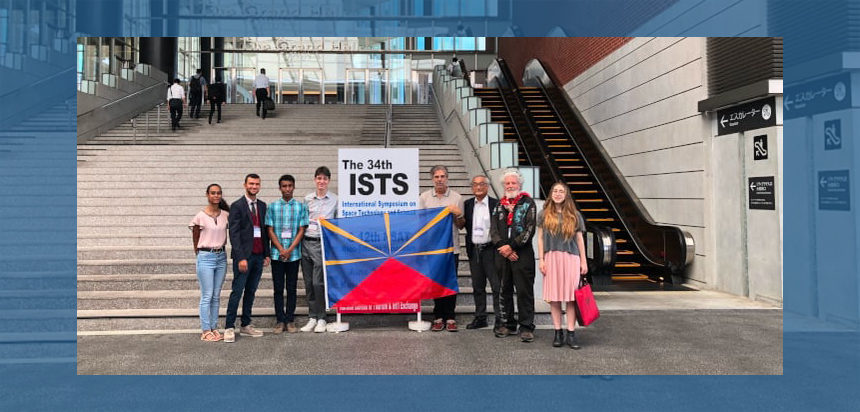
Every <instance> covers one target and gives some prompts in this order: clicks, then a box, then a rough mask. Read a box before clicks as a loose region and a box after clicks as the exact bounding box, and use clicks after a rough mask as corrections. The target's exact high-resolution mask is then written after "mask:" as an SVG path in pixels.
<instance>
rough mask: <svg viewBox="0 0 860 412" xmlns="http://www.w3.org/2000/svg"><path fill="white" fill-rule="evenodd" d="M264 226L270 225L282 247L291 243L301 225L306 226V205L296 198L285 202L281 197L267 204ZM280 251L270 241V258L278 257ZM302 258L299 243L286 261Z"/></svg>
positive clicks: (287, 246)
mask: <svg viewBox="0 0 860 412" xmlns="http://www.w3.org/2000/svg"><path fill="white" fill-rule="evenodd" d="M266 226H271V227H272V230H273V231H274V232H275V236H277V237H278V241H279V242H281V246H283V247H284V249H287V248H289V247H290V245H291V244H293V240H294V239H295V238H296V235H297V234H298V232H299V228H300V227H302V226H305V227H307V226H308V207H307V206H306V205H305V204H304V203H302V202H301V201H299V200H296V198H292V199H290V201H289V202H285V201H284V199H283V198H281V199H278V201H277V202H274V203H272V204H271V205H269V209H268V210H266ZM280 256H281V255H280V253H279V252H278V248H277V247H275V244H274V243H272V260H275V259H280ZM301 258H302V245H301V243H299V244H298V245H296V248H295V249H293V252H292V253H290V256H289V257H288V258H287V260H286V261H287V262H293V261H296V260H299V259H301Z"/></svg>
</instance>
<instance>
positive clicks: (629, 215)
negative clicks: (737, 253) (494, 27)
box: [523, 59, 695, 275]
mask: <svg viewBox="0 0 860 412" xmlns="http://www.w3.org/2000/svg"><path fill="white" fill-rule="evenodd" d="M523 84H534V85H537V87H539V88H540V89H541V90H542V91H543V92H544V94H545V95H546V97H547V103H548V104H549V106H550V109H551V110H552V111H553V112H554V113H555V114H556V116H557V117H558V118H559V120H561V121H560V122H559V123H560V124H561V126H562V127H563V128H564V130H565V131H566V132H567V135H568V138H569V139H570V142H571V144H572V145H573V146H574V147H575V148H576V150H578V151H579V152H580V153H582V154H583V156H581V157H582V160H583V162H585V164H586V167H588V168H589V169H590V170H591V174H592V176H594V179H595V181H596V182H597V184H598V185H599V186H600V188H601V190H602V191H603V193H605V194H606V195H607V196H606V198H607V200H608V201H609V203H610V204H611V205H612V207H613V208H614V209H615V212H616V213H617V214H618V216H619V217H620V218H621V222H620V223H621V224H622V225H623V226H624V227H625V229H627V231H628V232H629V233H630V235H631V236H630V237H631V240H632V241H633V243H634V244H635V245H636V247H637V249H639V251H640V252H641V253H642V256H643V257H645V259H647V260H648V261H649V262H651V263H653V264H655V265H658V266H663V267H666V268H668V269H669V270H670V271H671V273H672V274H673V275H680V273H681V272H682V271H683V270H684V268H685V267H686V266H688V265H689V264H690V263H692V260H693V257H694V256H695V241H694V239H693V237H692V236H691V235H690V234H689V233H688V232H686V231H683V230H681V229H680V228H678V227H676V226H671V225H659V224H657V223H656V222H654V219H653V218H652V217H651V216H650V214H648V212H647V210H645V208H644V206H643V205H642V204H641V203H640V202H639V200H638V198H637V197H636V196H635V194H634V192H633V191H632V189H631V188H630V187H629V185H628V184H627V183H626V181H624V180H623V178H621V177H619V176H620V172H619V171H618V169H617V168H616V167H615V165H614V163H613V162H612V160H611V159H609V158H608V155H607V154H606V153H605V152H604V151H603V150H601V146H600V143H599V142H597V141H596V135H595V134H594V131H593V130H591V127H590V126H589V125H588V123H586V122H585V119H584V118H583V116H582V114H581V113H580V112H579V110H578V109H577V108H576V106H575V105H574V103H573V102H572V101H571V100H570V98H569V97H568V96H567V95H566V94H565V93H561V92H559V91H558V86H557V85H556V84H555V82H554V81H553V80H552V78H550V77H549V75H548V74H547V72H546V70H545V69H544V67H543V65H542V64H541V63H540V61H539V60H538V59H532V60H531V61H530V62H529V63H528V64H527V65H526V68H525V70H524V73H523ZM557 95H561V96H562V97H563V98H564V100H565V102H566V103H567V109H568V110H569V111H570V114H572V115H573V116H574V119H575V120H576V121H577V122H578V123H579V124H580V125H581V126H582V128H583V130H584V131H585V135H586V136H585V137H584V138H583V141H582V142H580V141H579V140H577V138H576V136H577V135H575V134H574V133H573V132H572V131H571V130H570V127H569V125H568V123H567V121H566V119H567V117H566V116H564V115H563V112H562V111H561V110H560V109H564V108H560V107H558V105H557V104H556V101H554V97H556V96H557ZM581 143H582V144H581ZM583 144H588V145H589V146H590V147H589V148H586V150H583ZM586 153H589V154H590V155H589V156H585V154H586ZM598 163H599V164H598ZM596 166H597V167H596ZM610 182H611V183H612V186H613V187H612V188H610V187H609V183H610ZM619 202H625V203H626V204H625V205H621V204H619ZM649 231H650V232H653V231H658V232H659V234H660V236H656V238H655V236H654V235H652V234H649V233H647V232H649ZM646 239H652V240H651V241H648V242H647V243H648V244H646Z"/></svg>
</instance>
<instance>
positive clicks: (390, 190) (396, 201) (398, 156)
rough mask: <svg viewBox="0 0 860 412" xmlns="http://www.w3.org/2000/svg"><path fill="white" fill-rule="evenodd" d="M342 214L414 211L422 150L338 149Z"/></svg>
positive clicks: (350, 215)
mask: <svg viewBox="0 0 860 412" xmlns="http://www.w3.org/2000/svg"><path fill="white" fill-rule="evenodd" d="M337 164H338V180H337V187H338V196H339V199H340V205H338V206H339V207H338V217H354V216H364V215H369V214H378V213H384V212H400V211H404V210H414V209H416V208H417V207H418V195H420V194H421V188H420V186H419V181H418V178H419V176H418V149H415V148H412V149H379V148H375V149H338V162H337Z"/></svg>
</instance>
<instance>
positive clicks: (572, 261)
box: [537, 182, 588, 349]
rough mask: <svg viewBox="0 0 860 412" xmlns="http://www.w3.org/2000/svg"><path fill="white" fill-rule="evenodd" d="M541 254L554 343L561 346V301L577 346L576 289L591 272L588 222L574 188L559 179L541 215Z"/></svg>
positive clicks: (572, 341)
mask: <svg viewBox="0 0 860 412" xmlns="http://www.w3.org/2000/svg"><path fill="white" fill-rule="evenodd" d="M537 221H538V232H537V238H538V256H539V259H540V271H541V273H542V274H543V276H544V282H543V297H544V299H545V300H546V301H547V302H549V304H550V314H551V315H552V323H553V326H554V327H555V339H554V340H553V342H552V346H555V347H561V346H562V344H563V343H564V340H565V339H564V333H563V331H562V329H561V303H562V302H565V303H566V311H567V344H568V345H570V347H571V348H573V349H579V348H580V346H579V344H578V343H577V341H576V338H575V337H574V326H575V324H576V316H574V313H575V312H574V310H575V309H574V302H573V301H574V292H575V291H576V289H578V288H579V280H580V277H581V276H585V274H586V273H588V263H587V261H586V259H585V242H584V241H583V239H582V233H583V232H584V231H585V222H584V219H583V218H582V215H581V214H580V213H579V211H578V210H576V204H575V203H574V202H573V197H571V195H570V188H568V186H567V185H566V184H564V183H562V182H556V183H555V184H553V185H552V188H551V190H550V199H549V200H547V201H546V203H545V204H544V207H543V211H541V213H540V214H539V215H538V219H537Z"/></svg>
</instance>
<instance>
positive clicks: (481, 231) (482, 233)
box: [472, 227, 484, 236]
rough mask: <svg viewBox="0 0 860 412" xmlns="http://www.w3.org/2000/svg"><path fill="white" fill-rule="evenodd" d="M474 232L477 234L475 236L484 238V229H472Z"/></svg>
mask: <svg viewBox="0 0 860 412" xmlns="http://www.w3.org/2000/svg"><path fill="white" fill-rule="evenodd" d="M472 231H473V232H475V236H484V228H482V227H476V228H472Z"/></svg>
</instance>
